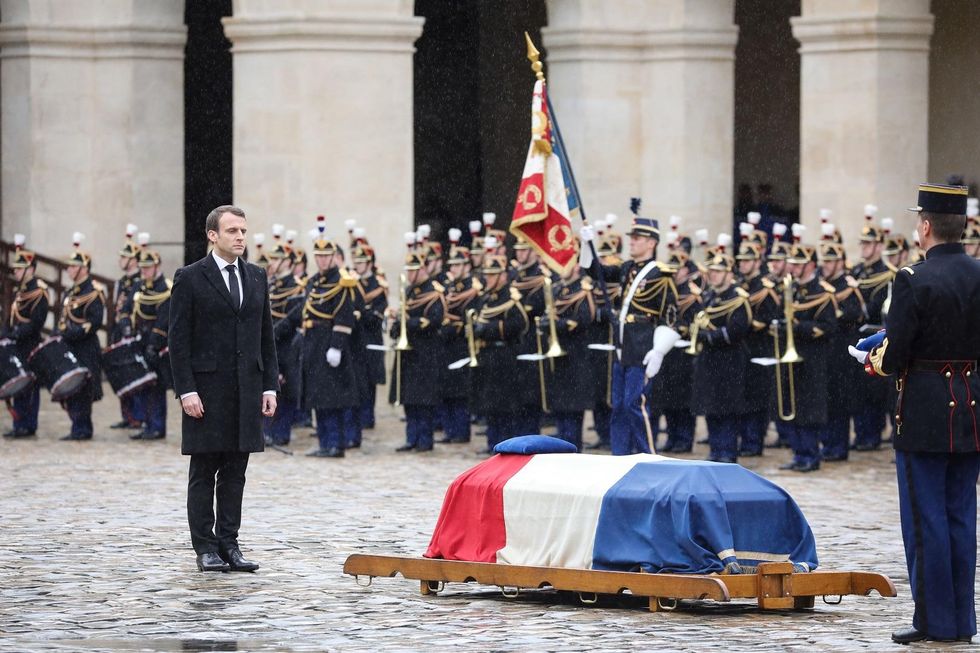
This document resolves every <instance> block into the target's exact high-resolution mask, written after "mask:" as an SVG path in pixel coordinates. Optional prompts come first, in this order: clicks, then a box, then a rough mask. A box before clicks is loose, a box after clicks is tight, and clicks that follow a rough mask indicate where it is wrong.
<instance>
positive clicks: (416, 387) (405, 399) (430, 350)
mask: <svg viewBox="0 0 980 653" xmlns="http://www.w3.org/2000/svg"><path fill="white" fill-rule="evenodd" d="M443 291H444V288H443V287H442V285H441V284H439V283H438V282H437V281H434V280H432V279H426V280H425V281H423V282H421V283H418V284H415V285H413V286H412V287H410V288H409V289H408V290H407V291H406V293H407V294H406V297H407V301H408V303H407V305H406V310H407V312H406V320H405V329H406V332H407V334H408V344H409V346H411V349H408V350H406V351H402V352H400V353H399V352H395V358H394V362H393V363H392V365H393V367H392V371H391V373H392V379H391V384H390V387H389V389H388V401H389V402H390V403H395V401H396V400H397V401H398V403H399V404H401V405H403V406H438V405H439V404H440V403H441V401H442V394H441V390H440V388H439V381H440V379H441V378H442V371H443V370H444V369H445V367H446V365H447V364H448V363H449V362H452V361H447V360H446V358H447V355H448V353H447V352H446V348H445V346H444V343H443V340H442V338H441V337H440V336H439V329H440V327H441V325H442V319H443V316H444V315H445V308H446V298H445V296H444V295H443ZM399 310H401V309H400V308H399ZM400 331H401V321H400V319H395V320H392V324H391V333H390V335H391V337H392V339H393V340H397V339H398V336H399V334H400ZM395 375H400V381H399V380H398V378H396V377H395ZM396 394H397V395H398V396H396Z"/></svg>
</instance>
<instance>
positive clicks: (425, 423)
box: [405, 406, 435, 449]
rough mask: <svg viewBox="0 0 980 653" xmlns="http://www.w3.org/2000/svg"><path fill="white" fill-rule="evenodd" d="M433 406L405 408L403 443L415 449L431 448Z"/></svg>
mask: <svg viewBox="0 0 980 653" xmlns="http://www.w3.org/2000/svg"><path fill="white" fill-rule="evenodd" d="M434 414H435V408H434V407H433V406H405V442H406V443H407V444H410V445H412V446H413V447H415V448H416V449H431V448H432V432H433V430H434V427H433V425H432V423H433V416H434Z"/></svg>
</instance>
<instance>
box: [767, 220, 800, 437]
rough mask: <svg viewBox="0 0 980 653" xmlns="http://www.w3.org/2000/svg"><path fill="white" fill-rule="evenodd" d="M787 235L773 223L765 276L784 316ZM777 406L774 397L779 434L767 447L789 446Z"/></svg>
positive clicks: (787, 430) (771, 412) (771, 409)
mask: <svg viewBox="0 0 980 653" xmlns="http://www.w3.org/2000/svg"><path fill="white" fill-rule="evenodd" d="M785 235H786V225H784V224H782V223H781V222H777V223H775V224H773V226H772V236H773V240H772V244H771V246H770V248H769V253H768V254H767V255H766V272H765V278H766V279H768V280H769V281H770V282H772V284H773V288H774V290H775V291H776V295H777V301H778V305H779V310H778V313H779V315H778V316H777V317H781V316H782V311H783V292H782V287H783V286H782V284H783V279H784V278H785V277H786V275H787V274H789V272H788V271H787V269H786V257H787V256H788V255H789V253H790V250H792V248H793V246H792V244H791V243H788V242H786V241H785V240H783V237H784V236H785ZM769 335H770V337H771V336H772V333H771V332H770V333H769ZM767 352H768V350H767ZM768 356H769V354H768V353H767V354H766V357H768ZM769 386H770V391H772V390H774V388H773V387H772V380H771V379H770V381H769ZM770 396H771V392H770ZM775 407H776V402H775V400H774V399H773V400H772V401H770V404H769V417H770V419H769V421H771V422H773V423H774V424H775V427H776V436H777V437H776V441H775V442H774V443H772V444H771V445H769V444H767V445H764V446H766V447H770V446H771V447H775V448H777V449H778V448H786V447H789V436H790V430H791V429H790V423H789V422H786V421H784V420H781V419H779V417H778V416H776V415H775V414H774V413H775Z"/></svg>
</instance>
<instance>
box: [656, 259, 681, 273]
mask: <svg viewBox="0 0 980 653" xmlns="http://www.w3.org/2000/svg"><path fill="white" fill-rule="evenodd" d="M657 269H658V270H660V273H661V274H669V275H670V276H674V273H675V272H677V268H675V267H674V266H673V265H667V264H666V263H664V262H663V261H657Z"/></svg>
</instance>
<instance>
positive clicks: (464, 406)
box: [439, 229, 483, 444]
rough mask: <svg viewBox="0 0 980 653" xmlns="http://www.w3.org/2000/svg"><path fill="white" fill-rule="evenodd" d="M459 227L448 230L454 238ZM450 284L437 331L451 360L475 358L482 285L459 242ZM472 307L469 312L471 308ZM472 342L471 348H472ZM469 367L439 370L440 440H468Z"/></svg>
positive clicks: (450, 261)
mask: <svg viewBox="0 0 980 653" xmlns="http://www.w3.org/2000/svg"><path fill="white" fill-rule="evenodd" d="M458 231H459V230H458V229H455V230H454V229H450V230H449V239H450V241H453V239H454V236H456V232H458ZM447 264H448V266H449V275H450V280H449V285H448V286H447V288H446V312H445V315H444V316H443V318H442V326H441V328H440V329H439V335H440V336H441V338H442V341H443V346H444V347H445V349H446V351H447V353H448V356H447V357H446V359H445V360H447V361H448V362H449V363H450V364H451V363H454V362H456V361H459V360H462V359H464V358H471V359H472V360H471V361H470V362H471V363H472V362H473V361H474V360H475V345H476V340H475V336H474V335H473V316H474V313H475V309H474V306H475V302H476V298H477V296H478V295H479V294H480V290H482V289H483V286H482V285H481V284H480V282H479V281H478V280H477V279H476V278H475V277H474V276H473V274H472V269H471V266H470V263H469V251H468V250H467V249H466V248H465V247H461V246H460V245H453V246H452V247H451V248H450V250H449V259H448V261H447ZM471 311H472V312H471ZM471 346H472V347H473V350H474V351H471ZM471 375H472V369H471V367H470V365H469V364H467V365H463V366H462V367H457V368H455V369H450V368H449V366H448V365H447V366H446V367H444V368H443V370H442V383H441V384H440V385H441V389H442V405H443V406H445V411H446V412H445V421H444V422H443V430H444V431H445V435H444V437H443V438H442V439H441V440H439V442H441V443H454V444H455V443H462V442H469V441H470V411H469V406H468V401H469V397H470V386H471V379H470V377H471Z"/></svg>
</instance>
